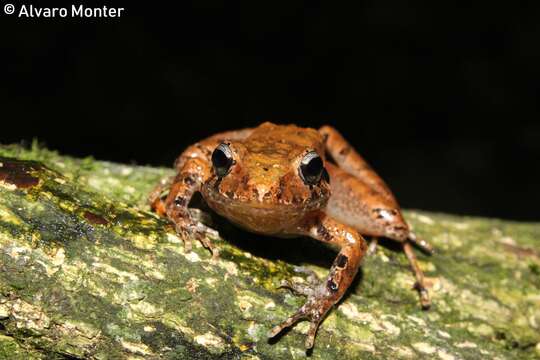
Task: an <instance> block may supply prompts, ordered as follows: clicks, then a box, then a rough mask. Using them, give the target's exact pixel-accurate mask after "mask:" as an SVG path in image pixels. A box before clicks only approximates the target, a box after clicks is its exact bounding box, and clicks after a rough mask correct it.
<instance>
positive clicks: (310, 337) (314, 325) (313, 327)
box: [306, 320, 320, 350]
mask: <svg viewBox="0 0 540 360" xmlns="http://www.w3.org/2000/svg"><path fill="white" fill-rule="evenodd" d="M319 323H320V321H316V320H312V321H311V324H310V325H309V330H308V333H307V337H306V349H307V350H309V349H311V348H312V347H313V344H314V343H315V335H317V329H318V328H319Z"/></svg>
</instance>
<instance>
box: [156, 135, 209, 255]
mask: <svg viewBox="0 0 540 360" xmlns="http://www.w3.org/2000/svg"><path fill="white" fill-rule="evenodd" d="M208 145H209V144H208ZM210 156H211V151H210V146H207V144H204V143H202V144H201V143H198V144H195V145H193V146H190V147H189V148H188V149H187V150H186V151H184V153H182V155H181V156H180V157H179V159H178V160H177V162H176V165H177V169H178V174H177V175H176V177H175V178H174V180H173V181H172V185H171V187H170V191H169V194H168V195H167V197H166V199H165V200H164V201H162V202H160V201H159V199H158V200H157V201H156V200H154V203H153V204H152V205H153V208H154V210H156V211H157V212H158V213H159V212H160V210H161V212H164V213H165V216H166V217H167V218H169V220H171V222H172V223H173V224H174V226H175V229H176V232H177V233H178V235H180V237H181V238H182V240H183V241H184V246H185V250H186V252H189V251H191V240H192V239H193V238H195V239H197V240H199V241H200V242H201V243H202V244H203V246H204V247H205V248H207V249H209V250H210V251H211V252H212V255H213V258H216V257H217V256H218V251H217V249H216V248H215V247H214V246H213V245H212V243H211V242H210V240H209V239H208V238H207V236H206V235H207V234H206V232H207V231H206V227H205V226H204V225H203V224H200V223H199V222H197V221H196V220H194V219H193V217H192V215H191V213H190V211H189V209H188V205H189V202H190V201H191V198H192V197H193V195H194V194H195V192H197V191H200V189H201V186H202V184H203V183H204V182H205V181H207V180H208V178H209V177H210V176H211V174H212V168H211V165H210Z"/></svg>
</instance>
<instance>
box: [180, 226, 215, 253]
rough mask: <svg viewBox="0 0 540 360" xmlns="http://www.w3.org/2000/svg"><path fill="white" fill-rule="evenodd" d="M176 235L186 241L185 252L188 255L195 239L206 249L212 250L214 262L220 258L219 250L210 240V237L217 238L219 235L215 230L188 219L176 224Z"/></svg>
mask: <svg viewBox="0 0 540 360" xmlns="http://www.w3.org/2000/svg"><path fill="white" fill-rule="evenodd" d="M176 233H177V234H178V235H179V236H180V238H181V239H182V240H183V241H184V251H185V252H186V253H189V252H191V250H192V248H193V239H195V240H197V241H199V242H200V243H201V244H202V246H204V247H205V248H206V249H208V250H210V253H211V254H212V260H216V259H217V258H218V257H219V249H218V248H216V247H215V246H214V244H213V243H212V241H211V240H210V237H214V238H215V237H217V235H218V233H217V231H215V230H214V229H211V228H209V227H208V226H206V225H204V224H202V223H200V222H196V221H193V220H192V219H191V218H188V219H182V221H177V222H176Z"/></svg>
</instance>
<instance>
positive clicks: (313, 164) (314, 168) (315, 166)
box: [299, 151, 325, 185]
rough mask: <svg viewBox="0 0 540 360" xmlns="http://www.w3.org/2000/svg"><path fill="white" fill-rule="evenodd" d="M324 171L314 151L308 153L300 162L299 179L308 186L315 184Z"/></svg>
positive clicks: (319, 158) (320, 160)
mask: <svg viewBox="0 0 540 360" xmlns="http://www.w3.org/2000/svg"><path fill="white" fill-rule="evenodd" d="M324 171H325V170H324V166H323V161H322V159H321V157H320V156H319V154H317V153H316V152H315V151H310V152H308V153H307V154H306V155H305V156H304V158H303V159H302V161H301V162H300V169H299V173H300V177H301V178H302V180H303V181H304V183H306V184H308V185H315V184H317V183H318V182H319V181H320V180H321V176H322V175H323V172H324Z"/></svg>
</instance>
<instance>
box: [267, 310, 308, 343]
mask: <svg viewBox="0 0 540 360" xmlns="http://www.w3.org/2000/svg"><path fill="white" fill-rule="evenodd" d="M304 317H305V314H304V312H303V311H302V309H300V310H298V311H297V312H296V313H295V314H294V315H293V316H291V317H289V318H288V319H287V320H285V321H283V322H282V323H281V324H279V325H276V326H274V327H273V328H272V330H270V332H269V333H268V337H269V338H273V337H274V336H276V335H277V334H279V333H280V332H282V331H283V329H285V328H288V327H290V326H292V325H294V324H295V323H296V322H298V320H300V319H302V318H304Z"/></svg>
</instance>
